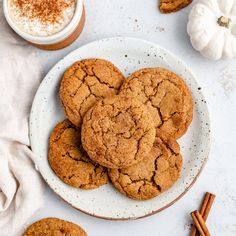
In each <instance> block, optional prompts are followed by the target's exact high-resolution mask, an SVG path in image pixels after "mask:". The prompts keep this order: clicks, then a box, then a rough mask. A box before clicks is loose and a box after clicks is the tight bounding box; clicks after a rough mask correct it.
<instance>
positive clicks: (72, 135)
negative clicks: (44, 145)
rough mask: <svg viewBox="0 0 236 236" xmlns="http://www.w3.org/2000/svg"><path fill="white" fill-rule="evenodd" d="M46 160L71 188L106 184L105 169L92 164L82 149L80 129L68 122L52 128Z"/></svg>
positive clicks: (89, 187)
mask: <svg viewBox="0 0 236 236" xmlns="http://www.w3.org/2000/svg"><path fill="white" fill-rule="evenodd" d="M48 160H49V163H50V166H51V168H52V169H53V170H54V172H55V173H56V175H57V176H58V177H59V178H60V179H61V180H62V181H63V182H65V183H66V184H69V185H71V186H74V187H77V188H82V189H93V188H97V187H99V186H101V185H103V184H106V183H107V182H108V177H107V170H106V168H105V167H102V166H100V165H98V164H95V163H92V161H91V160H90V159H89V157H88V156H87V154H86V152H85V151H84V149H83V148H82V145H81V132H80V129H79V128H76V127H75V126H74V125H73V124H72V123H71V122H70V121H69V120H64V121H63V122H61V123H59V124H58V125H57V126H56V127H55V128H54V130H53V132H52V134H51V137H50V144H49V153H48Z"/></svg>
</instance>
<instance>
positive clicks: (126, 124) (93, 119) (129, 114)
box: [82, 95, 156, 168]
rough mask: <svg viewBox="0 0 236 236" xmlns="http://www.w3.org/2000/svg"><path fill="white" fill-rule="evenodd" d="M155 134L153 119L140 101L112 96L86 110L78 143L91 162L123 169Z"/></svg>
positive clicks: (142, 153)
mask: <svg viewBox="0 0 236 236" xmlns="http://www.w3.org/2000/svg"><path fill="white" fill-rule="evenodd" d="M155 133H156V131H155V128H154V124H153V119H152V117H151V115H150V114H149V112H148V110H147V108H146V106H145V105H144V104H143V103H141V102H140V101H138V100H136V99H135V98H125V97H121V96H117V95H116V96H112V97H108V98H105V99H103V100H100V101H98V102H97V103H96V104H95V105H94V106H93V107H92V108H91V109H90V110H89V111H88V112H87V113H86V115H85V116H84V119H83V125H82V144H83V147H84V149H85V150H86V151H87V153H88V155H89V157H90V158H91V159H92V160H94V161H95V162H97V163H99V164H101V165H103V166H106V167H109V168H123V167H127V166H131V165H133V164H135V163H137V162H139V161H141V160H142V159H143V158H144V157H146V155H147V153H148V152H149V151H150V150H151V148H152V146H153V142H154V139H155Z"/></svg>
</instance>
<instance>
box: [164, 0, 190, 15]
mask: <svg viewBox="0 0 236 236" xmlns="http://www.w3.org/2000/svg"><path fill="white" fill-rule="evenodd" d="M192 1H193V0H160V7H159V8H160V11H161V12H162V13H171V12H176V11H179V10H180V9H182V8H184V7H186V6H188V5H189V4H190V3H191V2H192Z"/></svg>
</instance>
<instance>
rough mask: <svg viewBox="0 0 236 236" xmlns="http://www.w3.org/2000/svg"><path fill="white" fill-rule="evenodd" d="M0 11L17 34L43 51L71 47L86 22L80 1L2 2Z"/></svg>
mask: <svg viewBox="0 0 236 236" xmlns="http://www.w3.org/2000/svg"><path fill="white" fill-rule="evenodd" d="M3 9H4V15H5V18H6V20H7V22H8V24H9V25H10V26H11V28H12V29H13V30H14V31H15V32H16V33H17V34H18V35H20V36H21V37H22V38H24V39H25V40H26V41H28V42H30V43H31V44H33V45H34V46H36V47H38V48H42V49H46V50H57V49H61V48H64V47H66V46H68V45H69V44H71V43H72V42H73V41H74V40H76V39H77V38H78V36H79V35H80V33H81V32H82V30H83V27H84V23H85V10H84V6H83V0H37V1H36V0H4V1H3Z"/></svg>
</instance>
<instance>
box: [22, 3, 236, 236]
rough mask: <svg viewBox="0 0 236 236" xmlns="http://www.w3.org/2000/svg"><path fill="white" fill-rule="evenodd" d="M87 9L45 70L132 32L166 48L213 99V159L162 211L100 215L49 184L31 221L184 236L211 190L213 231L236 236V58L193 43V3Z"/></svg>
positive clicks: (98, 231) (44, 55)
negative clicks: (206, 54) (219, 56)
mask: <svg viewBox="0 0 236 236" xmlns="http://www.w3.org/2000/svg"><path fill="white" fill-rule="evenodd" d="M85 7H86V13H87V21H86V25H85V28H84V31H83V33H82V35H81V36H80V38H79V39H78V40H77V41H76V42H75V43H74V44H72V45H71V46H70V47H68V48H66V49H64V50H60V51H56V52H46V51H41V50H38V51H37V54H38V57H40V58H41V59H42V66H43V70H44V74H46V73H47V72H48V70H49V69H50V68H51V67H52V66H53V65H54V64H55V63H56V62H57V61H58V60H59V59H60V58H61V57H63V56H65V55H66V54H67V53H69V52H70V51H72V50H74V49H76V48H77V47H79V46H81V45H83V44H86V43H88V42H91V41H94V40H97V39H101V38H105V37H113V36H131V37H137V38H141V39H146V40H149V41H151V42H154V43H157V44H159V45H160V46H163V47H165V48H166V49H168V50H170V51H171V52H173V53H175V54H176V55H178V56H179V57H180V58H181V59H182V60H184V61H185V62H186V63H187V64H188V66H189V67H190V68H191V69H192V70H193V72H194V73H195V75H196V76H197V78H198V82H199V83H200V85H201V87H202V89H203V92H204V94H205V96H206V98H207V101H208V104H209V109H210V114H211V125H212V148H211V153H210V156H209V161H208V163H207V164H206V166H205V168H204V170H203V172H202V174H201V175H200V177H199V178H198V180H197V182H196V183H195V184H194V186H193V187H192V188H191V189H190V190H189V192H188V193H187V194H186V195H185V196H184V197H183V198H181V199H180V200H179V201H178V202H177V203H175V204H174V205H173V206H172V207H170V208H168V209H166V210H165V211H162V212H161V213H159V214H157V215H154V216H151V217H148V218H144V219H140V220H135V221H123V222H122V221H106V220H101V219H96V218H93V217H91V216H87V215H85V214H83V213H81V212H79V211H77V210H75V209H73V208H71V207H70V206H69V205H68V204H66V203H65V202H63V201H62V200H61V199H60V198H59V197H57V196H56V195H55V194H54V193H53V192H52V191H51V190H50V189H49V188H48V187H46V190H45V197H44V198H45V206H44V208H42V209H41V210H39V211H38V212H37V213H36V214H35V215H34V216H33V217H32V218H31V219H30V221H29V222H28V223H27V225H28V224H30V223H31V222H33V221H35V220H38V219H40V218H42V217H48V216H54V217H60V218H64V219H67V220H71V221H74V222H76V223H78V224H80V225H81V226H82V227H84V228H85V229H86V231H87V232H88V235H89V236H102V235H105V236H106V235H112V236H121V235H122V236H129V235H132V234H135V235H136V236H169V235H173V236H180V235H182V236H184V235H189V232H190V227H191V218H190V216H189V213H190V212H191V211H193V210H195V209H197V208H198V206H199V205H200V202H201V199H202V197H203V195H204V193H205V192H206V191H211V192H213V193H215V194H216V195H217V197H216V201H215V204H214V207H213V209H212V211H211V213H210V216H209V219H208V226H209V229H210V231H211V232H212V235H213V236H215V235H217V236H218V235H220V236H231V235H232V236H233V235H236V184H235V182H236V154H235V150H234V145H235V142H236V125H235V122H236V60H233V61H218V62H214V61H209V60H207V59H204V58H203V57H202V56H201V55H200V54H199V53H198V52H196V51H195V50H194V49H193V48H192V47H191V44H190V41H189V37H188V35H187V33H186V24H187V19H188V13H189V10H190V9H191V6H189V7H188V8H185V9H183V10H182V11H180V12H178V13H174V14H169V15H162V14H160V13H159V11H158V2H157V0H149V1H143V0H129V1H127V0H119V1H117V0H85ZM111 207H112V206H111ZM27 225H26V226H27Z"/></svg>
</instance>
